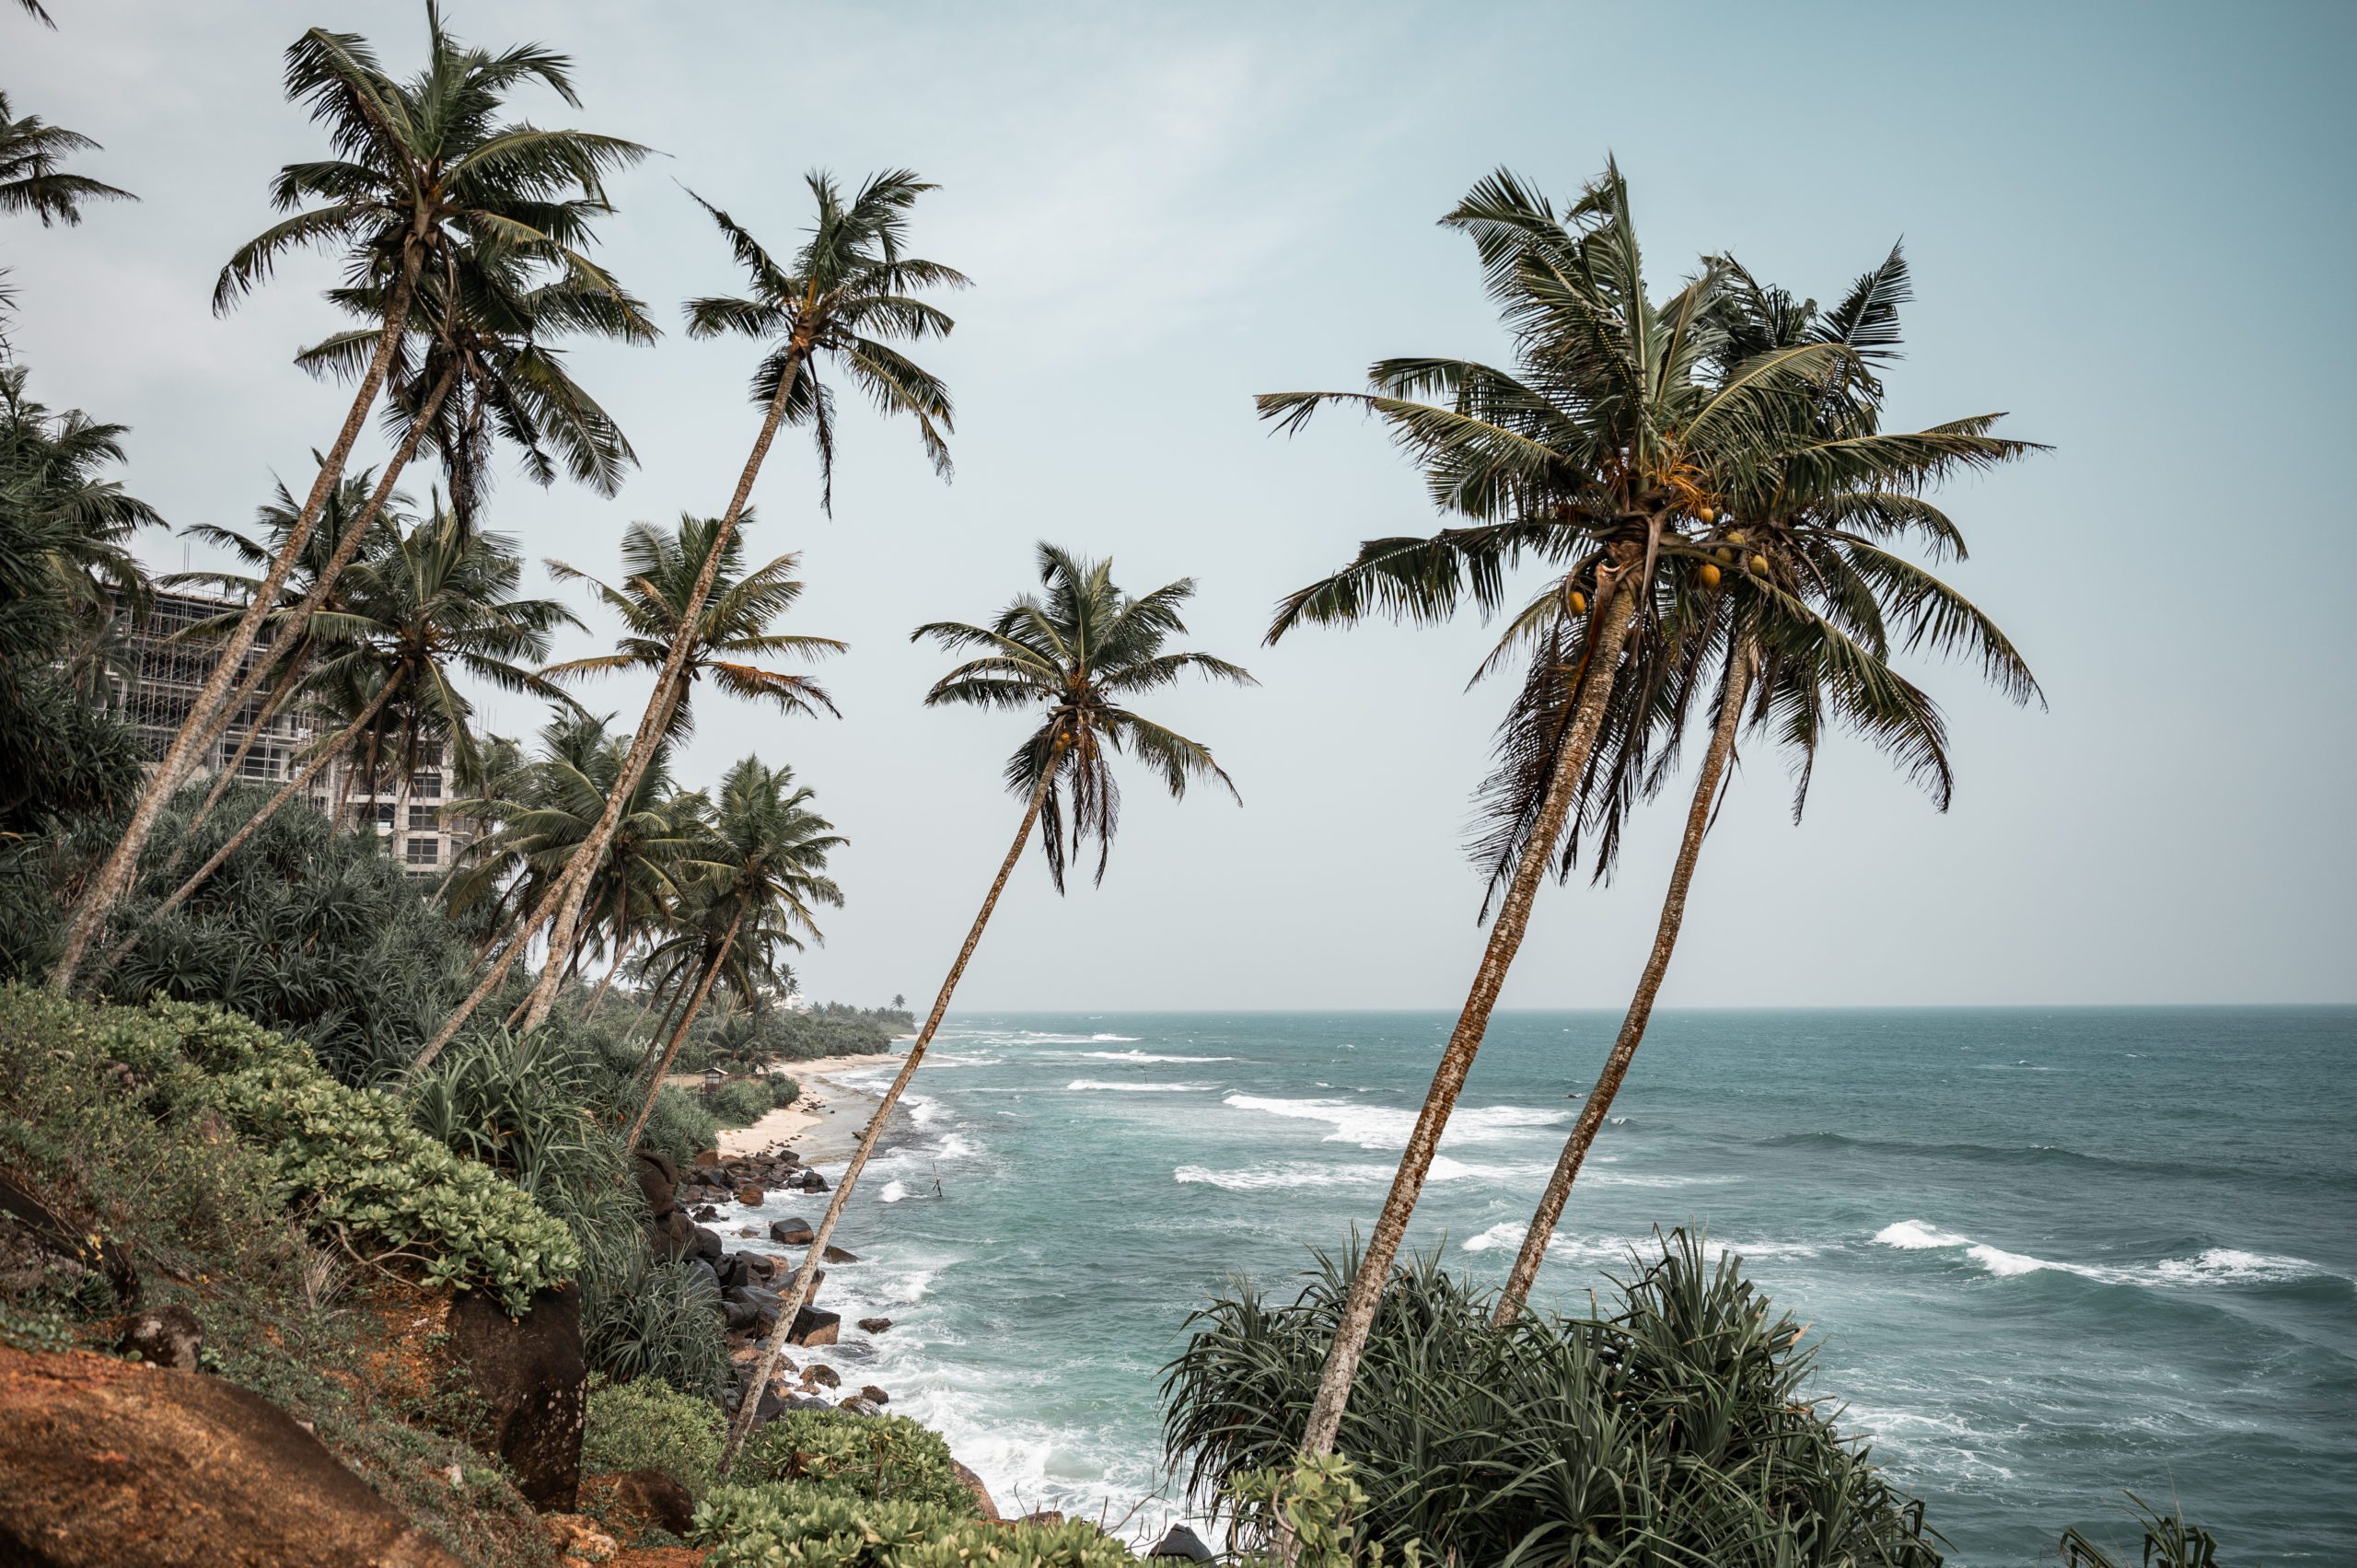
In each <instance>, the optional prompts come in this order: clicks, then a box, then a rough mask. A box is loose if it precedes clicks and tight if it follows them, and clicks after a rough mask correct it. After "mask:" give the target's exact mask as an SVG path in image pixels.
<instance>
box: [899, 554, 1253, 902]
mask: <svg viewBox="0 0 2357 1568" xmlns="http://www.w3.org/2000/svg"><path fill="white" fill-rule="evenodd" d="M1112 571H1113V563H1112V562H1111V561H1110V560H1109V559H1108V560H1104V561H1087V560H1083V559H1081V558H1080V557H1077V556H1074V555H1073V554H1071V553H1069V552H1065V551H1062V550H1060V549H1058V548H1056V547H1055V546H1054V545H1051V544H1046V543H1042V544H1041V545H1040V546H1039V582H1040V586H1041V587H1042V589H1043V590H1044V591H1043V592H1041V593H1037V594H1025V595H1023V596H1022V597H1021V598H1017V599H1016V601H1015V602H1014V603H1013V604H1010V605H1008V606H1007V607H1006V608H1005V609H1004V610H1001V611H1000V612H999V615H998V619H997V620H995V621H993V622H992V623H991V624H990V625H989V626H987V627H983V626H971V625H968V624H966V623H964V622H962V621H935V622H932V623H931V624H928V625H924V626H920V627H918V628H917V629H916V631H915V632H913V633H911V641H914V640H916V639H918V638H923V637H930V638H932V639H933V640H934V641H935V642H936V643H938V644H939V645H941V646H942V647H944V648H946V649H949V650H951V651H953V652H965V651H968V650H973V649H980V650H983V651H982V652H981V656H979V657H977V658H972V659H970V660H968V661H967V662H966V663H964V664H961V665H959V666H958V668H955V669H953V670H951V671H950V672H949V673H948V674H946V675H945V676H943V677H942V678H941V679H939V680H938V681H936V682H935V684H934V687H933V690H932V691H928V692H926V693H925V699H924V700H925V703H926V705H928V706H937V705H945V704H950V703H962V704H966V705H970V706H973V707H983V708H1014V709H1032V708H1037V709H1039V710H1042V718H1041V722H1040V725H1039V728H1038V729H1036V730H1034V731H1032V732H1031V734H1030V735H1029V736H1028V738H1026V739H1025V740H1024V742H1023V744H1022V745H1021V746H1020V747H1018V748H1017V749H1016V752H1015V754H1014V755H1013V756H1012V757H1010V758H1008V759H1007V764H1006V786H1007V788H1008V789H1010V790H1012V791H1014V792H1015V793H1016V794H1017V795H1020V796H1028V795H1030V794H1031V793H1032V792H1033V791H1034V790H1035V789H1037V788H1038V787H1039V784H1040V782H1041V780H1042V779H1043V778H1044V779H1045V780H1046V781H1047V793H1046V795H1045V796H1044V797H1043V800H1042V803H1041V807H1040V815H1039V821H1040V845H1041V848H1042V849H1043V850H1044V851H1045V852H1046V854H1047V857H1048V869H1049V872H1050V874H1051V876H1052V877H1054V878H1055V883H1056V888H1057V890H1058V891H1062V889H1063V885H1064V867H1065V865H1066V864H1067V863H1068V862H1069V861H1070V860H1071V858H1072V857H1073V856H1074V855H1075V854H1078V853H1079V852H1080V851H1081V850H1082V848H1083V847H1084V846H1086V843H1087V842H1088V841H1089V840H1090V839H1092V838H1093V839H1095V840H1096V841H1097V879H1098V880H1100V881H1101V880H1102V879H1103V878H1104V876H1105V863H1106V857H1107V856H1108V854H1109V853H1110V852H1111V849H1112V842H1113V834H1114V831H1115V829H1116V828H1117V827H1118V825H1119V822H1120V806H1121V796H1120V785H1119V784H1117V783H1116V782H1115V780H1114V777H1113V772H1112V767H1111V757H1112V756H1113V754H1115V753H1120V752H1127V753H1129V754H1130V755H1132V756H1134V757H1135V758H1137V759H1138V760H1139V761H1142V762H1144V763H1145V764H1146V765H1147V766H1149V767H1151V768H1153V769H1155V771H1156V772H1158V773H1159V774H1160V775H1161V778H1162V783H1163V786H1164V787H1165V788H1167V790H1169V792H1170V794H1171V796H1172V797H1173V798H1174V799H1175V798H1179V797H1182V796H1185V795H1186V793H1187V786H1188V784H1190V783H1191V782H1193V781H1196V780H1199V779H1210V780H1213V781H1214V782H1216V783H1217V784H1219V785H1220V787H1222V788H1224V789H1225V790H1226V791H1227V792H1228V794H1229V795H1230V796H1234V797H1235V798H1236V799H1237V801H1238V802H1239V803H1241V801H1242V799H1243V797H1242V796H1238V795H1237V791H1236V785H1235V784H1234V783H1233V782H1232V781H1231V780H1230V779H1229V778H1228V776H1227V774H1226V772H1225V771H1224V770H1222V769H1221V767H1220V766H1219V764H1218V763H1217V762H1215V761H1213V760H1212V753H1211V749H1210V748H1209V747H1207V746H1204V745H1203V744H1202V742H1200V741H1196V740H1190V739H1189V738H1187V737H1185V736H1183V735H1180V734H1179V733H1178V732H1177V731H1176V730H1172V729H1167V728H1166V727H1164V726H1161V725H1158V724H1155V722H1154V721H1153V720H1151V719H1149V718H1146V717H1145V716H1144V714H1139V713H1137V712H1136V711H1135V710H1133V709H1132V708H1130V707H1128V706H1126V705H1125V704H1126V703H1127V701H1128V700H1130V699H1132V698H1134V697H1136V696H1137V695H1138V694H1139V693H1141V692H1149V691H1158V690H1160V689H1161V688H1163V687H1166V686H1169V685H1171V684H1173V683H1174V682H1176V681H1177V680H1178V679H1179V677H1180V676H1182V675H1185V674H1187V673H1189V672H1190V671H1192V672H1194V673H1197V674H1200V675H1202V676H1203V677H1205V678H1207V679H1214V680H1226V681H1232V682H1234V683H1235V684H1237V685H1239V686H1251V685H1256V684H1258V682H1256V681H1255V680H1254V679H1252V677H1251V676H1250V675H1249V674H1248V673H1247V672H1246V671H1245V670H1244V668H1242V667H1241V666H1238V665H1234V664H1230V663H1229V662H1227V661H1226V660H1225V659H1223V658H1217V657H1214V656H1212V655H1210V654H1205V653H1194V652H1182V653H1169V652H1166V651H1165V645H1167V643H1168V642H1169V641H1170V639H1171V638H1173V637H1175V636H1179V635H1182V634H1184V633H1185V632H1186V630H1187V625H1186V622H1185V621H1183V620H1181V619H1180V618H1179V607H1180V606H1181V605H1183V604H1185V603H1186V601H1187V600H1188V599H1189V598H1192V597H1193V595H1194V592H1195V581H1194V579H1193V578H1191V577H1181V578H1180V579H1179V580H1178V581H1177V582H1175V583H1167V584H1165V585H1164V586H1163V587H1158V588H1155V590H1154V591H1152V592H1151V593H1146V594H1142V595H1140V596H1138V597H1137V598H1131V597H1130V596H1129V595H1128V594H1125V593H1123V592H1122V591H1121V589H1120V587H1117V586H1116V585H1115V584H1114V582H1113V580H1112Z"/></svg>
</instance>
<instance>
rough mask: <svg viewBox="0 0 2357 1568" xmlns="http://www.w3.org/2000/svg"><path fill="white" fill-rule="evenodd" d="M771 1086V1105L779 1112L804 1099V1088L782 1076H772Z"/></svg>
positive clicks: (770, 1079) (773, 1074) (774, 1074)
mask: <svg viewBox="0 0 2357 1568" xmlns="http://www.w3.org/2000/svg"><path fill="white" fill-rule="evenodd" d="M769 1086H770V1104H771V1105H772V1107H774V1108H775V1109H779V1110H784V1109H785V1108H786V1107H787V1106H790V1105H792V1104H793V1103H794V1102H795V1100H798V1099H800V1098H802V1086H801V1085H800V1084H797V1083H795V1081H794V1080H793V1079H792V1078H788V1077H785V1076H784V1075H783V1074H776V1073H772V1074H770V1077H769Z"/></svg>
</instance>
